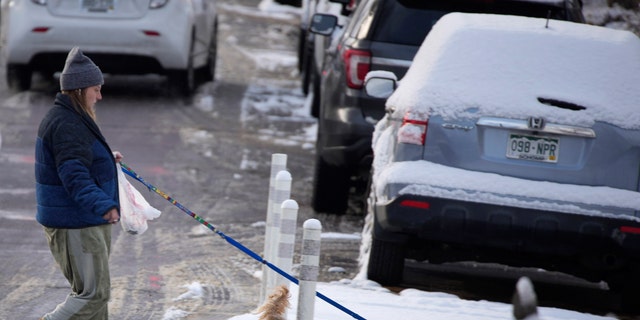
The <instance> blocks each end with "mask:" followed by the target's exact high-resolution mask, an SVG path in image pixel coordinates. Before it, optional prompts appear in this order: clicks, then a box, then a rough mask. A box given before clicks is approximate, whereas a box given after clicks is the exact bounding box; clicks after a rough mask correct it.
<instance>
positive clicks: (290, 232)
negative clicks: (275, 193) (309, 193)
mask: <svg viewBox="0 0 640 320" xmlns="http://www.w3.org/2000/svg"><path fill="white" fill-rule="evenodd" d="M281 215H282V218H281V219H280V240H279V241H278V258H277V260H276V265H277V266H278V267H279V268H280V269H281V270H282V271H284V272H286V273H288V274H291V269H292V267H293V252H294V251H295V250H294V249H295V243H296V225H297V222H298V203H297V202H296V201H294V200H291V199H289V200H285V201H284V202H282V206H281ZM279 285H285V286H287V288H288V287H289V279H287V278H285V277H283V276H282V275H279V274H278V275H277V277H276V281H275V286H279ZM275 286H274V287H275Z"/></svg>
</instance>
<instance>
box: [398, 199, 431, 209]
mask: <svg viewBox="0 0 640 320" xmlns="http://www.w3.org/2000/svg"><path fill="white" fill-rule="evenodd" d="M400 205H401V206H403V207H411V208H418V209H429V208H430V207H431V204H430V203H429V202H424V201H416V200H402V201H400Z"/></svg>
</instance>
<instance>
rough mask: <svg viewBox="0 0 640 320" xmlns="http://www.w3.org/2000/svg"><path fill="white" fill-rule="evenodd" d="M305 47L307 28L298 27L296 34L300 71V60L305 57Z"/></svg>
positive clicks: (299, 67) (300, 68) (300, 67)
mask: <svg viewBox="0 0 640 320" xmlns="http://www.w3.org/2000/svg"><path fill="white" fill-rule="evenodd" d="M306 47H307V30H306V29H304V28H300V35H299V36H298V71H300V72H302V61H303V60H304V59H305V58H304V55H305V50H306Z"/></svg>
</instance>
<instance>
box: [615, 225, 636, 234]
mask: <svg viewBox="0 0 640 320" xmlns="http://www.w3.org/2000/svg"><path fill="white" fill-rule="evenodd" d="M620 231H622V232H623V233H633V234H640V228H638V227H629V226H622V227H620Z"/></svg>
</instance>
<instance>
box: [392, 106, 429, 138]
mask: <svg viewBox="0 0 640 320" xmlns="http://www.w3.org/2000/svg"><path fill="white" fill-rule="evenodd" d="M428 125H429V114H428V113H427V112H416V111H407V113H405V115H404V117H403V118H402V125H401V126H400V128H399V129H398V142H401V143H410V144H417V145H424V142H425V140H426V138H427V126H428Z"/></svg>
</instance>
